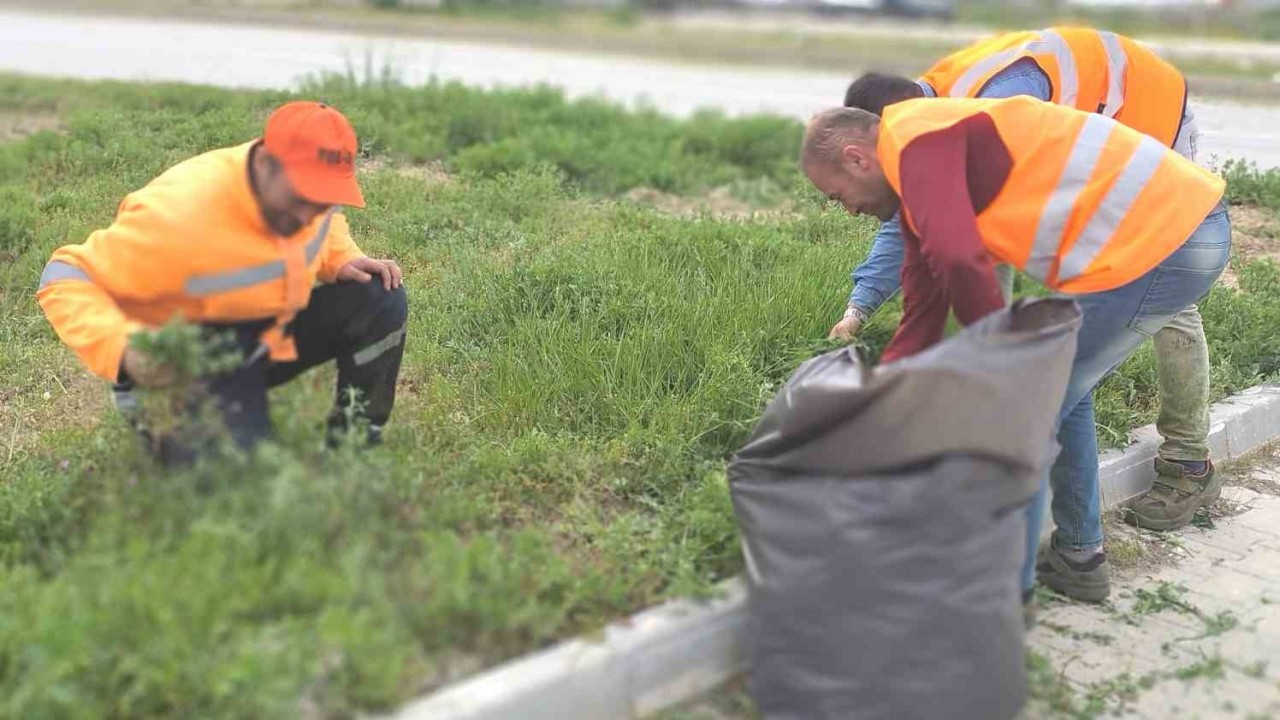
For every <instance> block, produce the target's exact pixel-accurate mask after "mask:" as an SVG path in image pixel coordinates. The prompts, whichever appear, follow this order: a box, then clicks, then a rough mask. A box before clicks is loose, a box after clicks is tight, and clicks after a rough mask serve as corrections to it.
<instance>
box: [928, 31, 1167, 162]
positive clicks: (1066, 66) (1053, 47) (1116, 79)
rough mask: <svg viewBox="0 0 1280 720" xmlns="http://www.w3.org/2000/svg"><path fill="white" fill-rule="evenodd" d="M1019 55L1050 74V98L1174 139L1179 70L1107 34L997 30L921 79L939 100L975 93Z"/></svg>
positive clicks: (1164, 140) (1134, 44)
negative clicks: (996, 32)
mask: <svg viewBox="0 0 1280 720" xmlns="http://www.w3.org/2000/svg"><path fill="white" fill-rule="evenodd" d="M1022 58H1030V59H1031V60H1033V61H1035V63H1036V64H1037V65H1038V66H1039V67H1040V69H1041V70H1043V71H1044V73H1045V75H1046V76H1047V77H1048V78H1049V85H1050V86H1051V87H1052V89H1053V96H1052V99H1051V102H1053V103H1056V104H1058V105H1067V106H1070V107H1073V108H1076V109H1077V110H1083V111H1085V112H1089V113H1098V114H1100V115H1105V116H1106V117H1109V118H1115V119H1116V120H1117V121H1119V122H1121V123H1124V124H1125V125H1128V126H1129V127H1131V128H1133V129H1134V130H1137V131H1138V132H1141V133H1144V134H1146V135H1150V136H1151V137H1153V138H1155V139H1157V140H1159V141H1160V142H1162V143H1164V144H1165V145H1169V146H1172V145H1173V142H1174V140H1175V139H1176V138H1177V136H1178V129H1179V127H1181V125H1182V115H1183V112H1184V110H1185V109H1186V102H1187V83H1186V80H1185V79H1184V78H1183V77H1182V73H1180V72H1178V69H1177V68H1175V67H1173V66H1172V65H1170V64H1169V63H1167V62H1165V61H1164V60H1163V59H1161V58H1160V56H1159V55H1156V54H1155V53H1154V52H1152V51H1151V50H1149V49H1147V48H1145V47H1143V46H1142V45H1139V44H1138V43H1137V42H1136V41H1134V40H1132V39H1130V38H1127V37H1124V36H1123V35H1117V34H1115V33H1112V32H1105V31H1099V30H1091V29H1088V28H1069V27H1060V28H1051V29H1048V30H1036V31H1026V32H1014V33H1006V34H1003V35H997V36H996V37H993V38H990V39H988V40H981V41H979V42H977V43H974V44H973V45H970V46H969V47H967V48H964V49H962V50H959V51H957V52H955V53H952V54H951V55H948V56H947V57H945V58H943V59H942V60H940V61H939V62H938V63H937V64H935V65H934V66H933V67H932V68H930V69H929V71H928V72H926V73H925V74H924V76H923V77H921V78H920V80H921V82H924V83H926V84H928V85H929V86H930V87H931V88H933V90H934V93H935V94H936V95H937V96H938V97H953V98H966V97H967V98H973V97H977V96H978V94H979V93H980V92H982V89H983V87H985V86H986V84H987V82H988V81H990V80H991V78H992V77H993V76H994V75H995V74H996V73H998V72H1000V71H1001V70H1003V69H1005V68H1007V67H1009V66H1010V65H1012V64H1013V63H1015V62H1017V61H1018V60H1021V59H1022Z"/></svg>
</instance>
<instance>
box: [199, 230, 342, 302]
mask: <svg viewBox="0 0 1280 720" xmlns="http://www.w3.org/2000/svg"><path fill="white" fill-rule="evenodd" d="M337 210H338V208H331V209H330V210H329V211H328V212H327V213H325V216H324V220H323V221H321V223H320V227H318V228H316V234H315V235H313V236H312V238H311V240H309V241H308V242H307V248H306V258H307V264H308V265H310V264H311V262H312V261H313V260H315V258H316V256H317V255H319V254H320V250H321V248H323V247H324V240H325V238H326V237H327V236H328V235H329V223H330V221H331V220H332V219H333V214H334V213H335V212H337ZM282 277H284V261H283V260H272V261H271V262H267V263H262V264H261V265H252V266H250V267H246V268H240V269H239V270H226V271H223V272H216V273H207V274H204V275H193V276H191V277H190V278H188V279H187V282H186V285H184V286H183V289H184V290H185V291H186V293H187V294H188V295H194V296H196V297H202V296H205V295H216V294H217V293H223V292H230V291H232V290H241V289H243V288H247V287H252V286H254V285H258V284H259V283H264V282H270V281H272V280H276V279H278V278H282Z"/></svg>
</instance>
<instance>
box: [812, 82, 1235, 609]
mask: <svg viewBox="0 0 1280 720" xmlns="http://www.w3.org/2000/svg"><path fill="white" fill-rule="evenodd" d="M801 163H802V166H803V167H804V169H805V173H806V174H807V175H808V177H809V179H810V181H812V182H813V184H814V185H815V186H816V187H817V188H818V189H819V190H821V191H822V192H823V193H824V194H825V195H827V196H828V197H829V198H831V199H833V200H836V201H838V202H840V203H841V204H842V205H843V206H844V207H845V208H846V209H847V210H848V211H849V212H851V213H854V214H867V215H874V216H875V217H877V218H880V219H881V220H882V221H887V220H889V219H891V218H893V217H894V216H895V215H897V214H899V211H900V212H901V218H902V220H903V222H902V235H903V239H904V241H905V255H904V265H903V269H902V287H903V304H904V310H905V313H904V316H903V318H902V324H901V325H900V326H899V328H898V331H897V333H896V334H895V335H894V336H893V340H892V341H890V343H889V345H888V347H886V349H885V351H884V355H883V360H885V361H892V360H896V359H900V358H903V357H907V356H909V355H912V354H914V353H917V352H920V351H921V350H924V349H926V348H928V347H930V346H931V345H933V344H935V343H937V342H938V341H939V340H940V339H941V338H942V334H943V329H944V326H945V324H946V320H947V315H948V311H950V310H954V311H955V314H956V317H957V318H958V319H959V320H960V322H961V323H963V324H966V325H967V324H969V323H972V322H973V321H975V320H977V319H978V318H981V317H982V316H984V315H986V314H988V313H990V312H993V311H995V310H998V309H1000V308H1001V307H1002V306H1003V305H1004V299H1003V298H1002V297H1001V293H1000V288H999V285H998V283H997V281H996V275H995V262H1003V263H1007V264H1009V265H1012V266H1014V267H1016V268H1018V269H1020V270H1023V271H1024V272H1026V273H1027V274H1028V275H1030V276H1031V277H1033V278H1035V279H1037V280H1039V281H1040V282H1042V283H1044V284H1045V285H1046V286H1048V287H1049V288H1051V289H1053V290H1057V291H1060V292H1062V293H1067V294H1070V295H1072V296H1074V297H1075V299H1076V300H1077V301H1078V302H1079V303H1080V306H1081V309H1082V311H1083V324H1082V326H1081V330H1080V334H1079V338H1078V347H1077V351H1076V357H1075V361H1074V364H1073V367H1072V374H1071V380H1070V383H1069V386H1068V389H1067V396H1066V398H1065V400H1064V403H1063V406H1062V412H1061V421H1060V428H1059V434H1058V440H1059V442H1060V444H1061V445H1062V451H1061V454H1060V455H1059V457H1058V461H1057V463H1056V464H1055V469H1054V472H1053V475H1052V482H1053V490H1054V497H1053V517H1054V520H1055V522H1056V523H1057V531H1056V532H1055V533H1054V535H1053V540H1052V542H1051V543H1050V545H1049V547H1048V548H1046V551H1045V552H1044V553H1041V554H1040V557H1039V559H1038V560H1039V561H1038V562H1036V545H1037V543H1036V540H1037V539H1038V537H1039V530H1040V525H1041V524H1042V522H1043V518H1042V517H1040V512H1039V511H1040V508H1041V507H1042V506H1041V504H1040V503H1039V502H1035V503H1033V504H1032V506H1031V510H1030V515H1029V521H1028V525H1029V528H1028V540H1029V549H1028V556H1027V560H1028V563H1027V566H1026V567H1025V568H1024V575H1023V588H1024V591H1026V592H1027V593H1028V595H1027V597H1028V598H1029V592H1030V589H1031V587H1032V586H1033V584H1034V582H1035V579H1036V572H1037V571H1038V572H1039V574H1040V579H1041V581H1042V582H1044V583H1045V584H1046V585H1047V586H1049V587H1051V588H1053V589H1055V590H1057V591H1059V592H1062V593H1064V594H1067V595H1069V596H1071V597H1074V598H1078V599H1082V600H1091V601H1101V600H1102V599H1104V598H1106V596H1107V595H1108V593H1109V589H1110V571H1109V567H1108V564H1107V560H1106V555H1105V553H1104V552H1103V549H1102V520H1101V507H1100V498H1099V489H1098V446H1097V437H1096V434H1095V428H1094V417H1093V402H1092V391H1093V388H1094V386H1095V385H1097V384H1098V382H1099V381H1100V380H1102V378H1103V377H1104V376H1105V375H1107V374H1108V373H1109V372H1110V371H1111V370H1112V369H1114V368H1115V367H1116V366H1117V365H1119V364H1120V363H1121V362H1122V361H1123V360H1124V359H1125V358H1126V357H1128V356H1129V355H1130V354H1131V353H1132V352H1133V351H1134V350H1135V349H1137V348H1138V346H1139V345H1141V344H1142V342H1143V340H1145V339H1146V338H1147V337H1148V336H1150V335H1152V334H1154V333H1155V332H1156V331H1158V330H1159V329H1160V328H1162V327H1164V326H1166V325H1167V324H1168V323H1169V321H1170V320H1171V319H1172V318H1173V317H1175V316H1177V315H1178V313H1180V312H1182V311H1183V310H1184V309H1186V308H1187V307H1188V306H1190V305H1191V304H1192V303H1194V302H1196V301H1197V300H1198V299H1200V298H1201V297H1203V296H1204V295H1205V294H1206V293H1207V292H1208V291H1209V289H1210V287H1211V286H1212V285H1213V283H1214V281H1215V280H1216V279H1217V277H1218V275H1219V274H1220V273H1221V272H1222V270H1223V268H1224V267H1225V266H1226V264H1227V259H1228V253H1229V250H1230V245H1231V226H1230V222H1229V220H1228V218H1227V212H1226V207H1225V206H1224V205H1223V204H1222V194H1223V189H1224V185H1225V184H1224V183H1223V181H1222V179H1221V178H1219V177H1217V176H1215V175H1213V174H1212V173H1210V172H1209V171H1207V170H1204V169H1203V168H1200V167H1198V166H1197V165H1195V164H1194V163H1192V162H1191V161H1189V160H1187V159H1186V158H1184V157H1182V156H1181V155H1179V154H1177V153H1175V152H1173V151H1172V150H1170V149H1169V148H1167V147H1165V146H1164V145H1162V144H1161V143H1160V142H1158V141H1156V140H1154V139H1152V138H1151V137H1150V136H1147V135H1143V134H1141V133H1139V132H1137V131H1135V130H1133V129H1131V128H1128V127H1126V126H1124V125H1121V124H1120V123H1118V122H1116V121H1115V120H1112V119H1110V118H1108V117H1106V116H1105V115H1102V114H1097V113H1083V112H1080V111H1078V110H1075V109H1072V108H1067V107H1063V106H1061V105H1051V104H1048V103H1044V102H1040V101H1038V100H1034V99H1032V98H1026V97H1018V98H1011V99H1007V100H969V99H964V100H954V99H937V100H908V101H906V102H901V103H896V104H893V105H890V106H889V107H886V108H885V112H884V117H883V119H882V118H879V117H877V116H876V115H874V114H872V113H869V112H867V111H865V110H859V109H855V108H837V109H834V110H828V111H825V112H823V113H820V114H819V115H817V116H815V117H814V119H813V120H811V121H810V123H809V125H808V127H807V128H806V131H805V139H804V145H803V149H802V156H801ZM1042 492H1043V490H1042Z"/></svg>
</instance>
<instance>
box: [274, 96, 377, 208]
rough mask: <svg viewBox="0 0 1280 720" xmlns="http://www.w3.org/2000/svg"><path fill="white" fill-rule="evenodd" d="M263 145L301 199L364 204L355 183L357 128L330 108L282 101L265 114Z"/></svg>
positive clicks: (311, 103) (339, 203)
mask: <svg viewBox="0 0 1280 720" xmlns="http://www.w3.org/2000/svg"><path fill="white" fill-rule="evenodd" d="M262 144H263V147H265V148H266V150H267V152H269V153H271V154H272V155H274V156H275V157H276V158H277V159H278V160H280V162H281V164H282V165H283V166H284V173H285V176H286V177H288V178H289V182H291V183H293V189H294V190H296V191H297V192H298V194H299V195H301V196H302V197H303V198H306V199H307V200H310V201H311V202H314V203H319V204H322V205H350V206H352V207H358V208H362V207H364V194H363V193H361V192H360V185H359V184H358V183H357V182H356V150H357V149H358V145H357V143H356V131H355V129H354V128H352V127H351V123H350V122H348V121H347V118H346V117H344V116H343V114H342V113H340V112H338V111H337V110H335V109H334V108H332V107H330V106H328V105H325V104H324V103H318V102H306V101H298V102H291V103H287V104H285V105H281V106H280V107H279V108H277V109H276V111H275V112H273V113H271V117H269V118H267V128H266V131H265V132H264V133H263V135H262Z"/></svg>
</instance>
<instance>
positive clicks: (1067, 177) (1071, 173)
mask: <svg viewBox="0 0 1280 720" xmlns="http://www.w3.org/2000/svg"><path fill="white" fill-rule="evenodd" d="M1113 127H1114V126H1113V125H1112V124H1111V123H1109V122H1107V121H1106V120H1104V119H1103V118H1102V117H1100V116H1098V115H1090V116H1089V117H1088V118H1087V119H1085V121H1084V127H1083V128H1082V129H1081V131H1080V136H1079V137H1078V138H1076V143H1075V147H1073V148H1072V149H1071V155H1070V156H1069V157H1068V158H1067V166H1066V168H1064V169H1063V171H1062V178H1061V179H1059V180H1058V185H1057V187H1055V188H1054V189H1053V193H1052V194H1050V195H1049V202H1048V203H1046V204H1045V207H1044V210H1043V211H1042V212H1041V213H1040V221H1039V223H1037V224H1036V236H1035V241H1034V244H1033V245H1032V246H1031V255H1030V256H1028V257H1027V265H1026V268H1025V270H1026V272H1027V274H1028V275H1030V276H1032V277H1034V278H1035V279H1037V280H1039V281H1040V282H1043V283H1046V284H1047V283H1048V282H1049V274H1050V273H1051V272H1053V264H1054V262H1055V261H1057V259H1058V248H1060V247H1062V240H1063V237H1062V235H1063V233H1065V232H1066V230H1067V220H1068V219H1069V218H1070V217H1071V210H1072V208H1074V207H1075V206H1076V200H1077V199H1079V197H1080V193H1082V192H1084V189H1085V188H1086V187H1088V185H1089V178H1091V177H1093V171H1094V168H1096V167H1097V166H1098V158H1099V157H1100V156H1101V155H1102V149H1103V148H1104V147H1105V146H1106V144H1107V138H1108V137H1110V136H1111V128H1113Z"/></svg>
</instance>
